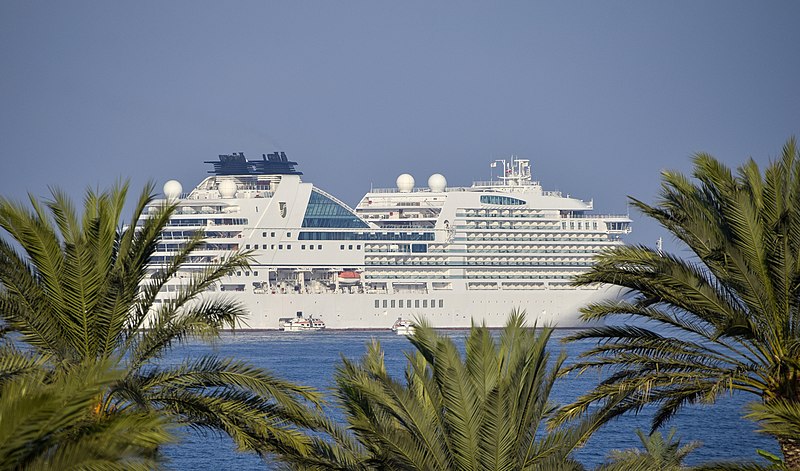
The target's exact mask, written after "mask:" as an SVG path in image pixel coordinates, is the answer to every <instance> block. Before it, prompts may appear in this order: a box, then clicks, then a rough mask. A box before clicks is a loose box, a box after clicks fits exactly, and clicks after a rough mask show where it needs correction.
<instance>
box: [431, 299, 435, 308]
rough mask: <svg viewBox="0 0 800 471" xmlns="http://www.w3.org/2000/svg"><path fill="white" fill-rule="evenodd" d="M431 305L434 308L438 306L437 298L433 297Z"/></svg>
mask: <svg viewBox="0 0 800 471" xmlns="http://www.w3.org/2000/svg"><path fill="white" fill-rule="evenodd" d="M431 307H432V308H434V307H436V300H435V299H431Z"/></svg>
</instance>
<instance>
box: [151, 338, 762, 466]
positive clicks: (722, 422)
mask: <svg viewBox="0 0 800 471" xmlns="http://www.w3.org/2000/svg"><path fill="white" fill-rule="evenodd" d="M571 332H572V331H570V330H556V331H555V333H554V334H553V338H552V340H551V349H550V351H551V352H552V353H553V354H554V355H552V356H556V354H557V352H558V351H559V350H561V349H564V350H565V351H566V352H567V355H568V357H567V362H569V361H570V360H571V359H574V358H576V357H577V355H578V354H579V353H580V352H581V350H582V349H584V348H586V347H587V346H588V345H589V344H588V343H584V344H580V343H573V344H569V345H563V344H561V343H560V342H559V340H560V339H561V338H563V337H565V336H567V335H569V334H570V333H571ZM447 334H448V335H450V336H451V337H452V338H453V339H454V340H455V341H456V342H457V343H458V344H459V345H461V346H463V343H464V342H463V339H464V337H465V335H466V334H467V332H466V331H449V332H448V333H447ZM372 338H376V339H378V340H379V341H380V342H381V345H382V346H383V349H384V350H385V352H386V366H387V368H388V369H389V371H390V372H392V374H394V375H397V376H398V377H399V376H400V375H402V372H403V369H404V367H405V357H404V352H407V351H410V350H412V348H411V345H410V343H409V342H408V339H406V338H405V337H403V336H397V335H394V334H393V333H392V332H389V331H387V332H359V331H341V332H336V331H330V332H319V333H284V332H237V333H235V334H230V333H226V334H224V335H223V336H222V338H221V339H220V340H218V341H217V342H216V343H215V344H214V345H213V346H209V345H207V344H204V343H201V342H192V343H190V344H188V345H183V346H176V348H175V349H174V350H173V351H172V352H171V353H170V355H169V356H168V357H167V358H165V359H164V361H165V362H169V363H172V362H178V361H180V360H181V359H183V358H193V357H197V356H199V355H202V354H208V353H213V354H217V355H220V356H230V357H235V358H238V359H242V360H246V361H248V362H250V363H252V364H254V365H257V366H259V367H262V368H266V369H269V370H271V371H272V372H274V373H275V374H277V375H279V376H281V377H283V378H286V379H289V380H291V381H294V382H297V383H301V384H305V385H309V386H313V387H316V388H318V389H320V390H323V391H325V392H327V393H329V392H330V388H331V387H332V386H333V385H334V383H333V373H334V371H335V369H336V366H337V365H338V364H339V362H340V358H341V356H342V355H344V356H345V357H347V358H352V359H357V358H360V357H361V356H362V355H363V354H364V352H365V350H366V344H367V343H368V342H370V341H371V339H372ZM596 379H597V377H596V376H594V375H591V374H586V375H583V376H580V377H576V376H574V375H573V376H570V377H567V378H564V379H563V380H560V382H559V383H557V384H556V387H555V389H554V394H553V397H552V398H551V399H552V400H553V401H554V402H556V403H559V404H565V403H567V402H570V401H571V400H572V399H574V398H575V397H576V396H578V395H579V394H581V393H583V392H585V391H588V390H589V389H591V387H592V386H593V385H594V383H595V381H596ZM752 399H753V397H752V396H745V395H736V396H734V397H726V398H723V399H722V400H720V401H718V402H717V403H716V404H715V405H713V406H691V407H689V408H687V409H685V410H684V411H683V412H682V413H681V414H679V415H678V416H677V417H676V418H675V419H673V421H672V422H671V423H670V424H669V425H668V427H669V426H672V427H676V428H677V429H678V433H677V435H678V436H680V437H681V439H682V440H683V443H686V442H688V441H690V440H699V441H701V442H702V444H703V446H702V447H701V448H699V449H698V450H696V451H695V452H694V453H692V454H691V455H690V458H691V459H690V460H688V461H689V463H690V464H697V463H700V462H705V461H709V460H719V459H736V458H739V459H754V458H756V456H757V455H756V450H757V449H765V450H768V451H770V452H772V453H777V452H778V449H777V446H776V444H775V442H774V441H773V440H771V439H770V438H768V437H765V436H761V435H758V434H756V433H755V426H754V425H753V424H752V423H751V422H748V421H745V420H743V419H741V418H740V417H741V415H742V413H743V405H744V404H745V403H746V402H747V401H749V400H752ZM340 418H341V417H340ZM649 419H650V416H649V414H648V413H647V412H643V413H641V414H640V415H639V416H638V417H637V416H633V415H631V416H625V417H622V418H620V419H618V420H616V421H614V422H612V423H610V424H608V425H606V426H605V427H603V428H602V429H600V430H599V431H598V432H597V433H596V434H595V435H594V436H593V437H592V438H591V439H590V440H589V442H588V443H587V445H586V446H585V447H584V448H583V449H581V450H580V452H579V453H577V455H576V456H577V458H578V459H579V460H580V461H581V462H582V463H584V464H585V465H587V466H594V465H596V464H599V463H601V462H602V461H603V459H604V458H605V456H606V454H607V453H608V451H609V450H611V449H624V448H633V447H637V446H638V445H639V444H640V443H639V440H638V437H637V436H636V433H635V430H636V428H637V427H638V428H642V429H647V424H648V421H649ZM182 438H183V440H182V441H181V442H180V443H179V444H177V445H173V446H170V447H168V449H167V450H166V454H167V456H168V457H169V458H170V463H169V467H170V468H172V469H192V470H212V469H213V470H222V469H237V470H243V471H244V470H251V469H276V467H277V466H276V465H274V464H270V463H266V462H264V461H262V460H260V459H259V458H258V457H257V456H255V455H253V454H244V453H237V452H236V451H235V450H234V447H233V444H232V443H231V441H230V439H229V438H227V436H226V437H220V436H217V435H215V434H200V433H197V432H193V431H191V430H186V431H184V432H183V435H182Z"/></svg>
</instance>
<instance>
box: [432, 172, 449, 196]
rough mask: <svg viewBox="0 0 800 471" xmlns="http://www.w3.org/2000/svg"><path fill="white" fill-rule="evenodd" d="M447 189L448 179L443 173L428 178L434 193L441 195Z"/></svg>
mask: <svg viewBox="0 0 800 471" xmlns="http://www.w3.org/2000/svg"><path fill="white" fill-rule="evenodd" d="M446 187H447V179H446V178H444V175H442V174H441V173H434V174H433V175H431V176H430V178H428V188H430V189H431V191H432V192H434V193H441V192H443V191H444V189H445V188H446Z"/></svg>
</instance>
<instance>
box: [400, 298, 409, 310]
mask: <svg viewBox="0 0 800 471" xmlns="http://www.w3.org/2000/svg"><path fill="white" fill-rule="evenodd" d="M402 307H403V300H402V299H401V300H400V308H402ZM409 307H411V305H409Z"/></svg>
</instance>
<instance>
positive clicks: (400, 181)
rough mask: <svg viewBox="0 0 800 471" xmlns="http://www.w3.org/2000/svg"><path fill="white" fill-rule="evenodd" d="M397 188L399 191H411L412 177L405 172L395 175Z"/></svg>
mask: <svg viewBox="0 0 800 471" xmlns="http://www.w3.org/2000/svg"><path fill="white" fill-rule="evenodd" d="M397 189H398V190H400V193H411V190H413V189H414V177H412V176H411V175H409V174H407V173H404V174H402V175H400V176H399V177H397Z"/></svg>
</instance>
